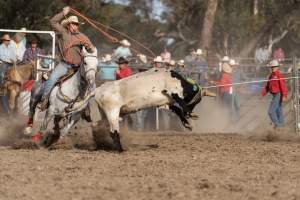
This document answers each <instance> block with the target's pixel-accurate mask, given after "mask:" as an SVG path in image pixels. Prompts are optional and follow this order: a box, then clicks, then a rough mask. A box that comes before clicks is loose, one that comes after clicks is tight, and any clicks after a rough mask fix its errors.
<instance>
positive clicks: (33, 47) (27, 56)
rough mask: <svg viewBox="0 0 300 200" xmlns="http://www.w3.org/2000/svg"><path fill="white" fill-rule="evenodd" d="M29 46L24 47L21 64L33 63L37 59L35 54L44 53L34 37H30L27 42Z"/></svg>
mask: <svg viewBox="0 0 300 200" xmlns="http://www.w3.org/2000/svg"><path fill="white" fill-rule="evenodd" d="M29 44H30V47H29V48H27V49H26V51H25V53H24V56H23V60H22V64H29V63H34V62H35V61H36V59H37V55H38V54H40V55H45V53H44V51H43V50H42V49H40V48H39V47H38V41H37V39H36V38H32V39H31V40H30V42H29Z"/></svg>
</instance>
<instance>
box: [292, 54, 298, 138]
mask: <svg viewBox="0 0 300 200" xmlns="http://www.w3.org/2000/svg"><path fill="white" fill-rule="evenodd" d="M298 75H299V73H298V68H297V58H296V56H293V77H294V79H293V81H292V82H293V102H292V103H293V111H294V119H295V127H294V128H295V133H296V134H297V133H298V131H299V79H298Z"/></svg>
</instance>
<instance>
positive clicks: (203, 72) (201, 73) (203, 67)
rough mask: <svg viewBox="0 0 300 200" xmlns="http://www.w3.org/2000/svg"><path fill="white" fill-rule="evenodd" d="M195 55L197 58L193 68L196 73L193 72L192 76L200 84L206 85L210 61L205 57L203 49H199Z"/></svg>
mask: <svg viewBox="0 0 300 200" xmlns="http://www.w3.org/2000/svg"><path fill="white" fill-rule="evenodd" d="M195 55H196V60H195V65H194V70H193V73H194V74H193V73H192V74H191V78H192V79H194V80H196V81H197V83H199V84H200V85H205V84H206V83H207V80H208V74H207V72H208V63H207V61H206V59H205V58H204V54H203V51H202V49H197V51H196V53H195Z"/></svg>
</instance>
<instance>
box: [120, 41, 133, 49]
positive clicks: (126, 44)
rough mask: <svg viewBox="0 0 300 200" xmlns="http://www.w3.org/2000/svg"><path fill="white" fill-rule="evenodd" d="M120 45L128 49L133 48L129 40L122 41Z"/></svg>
mask: <svg viewBox="0 0 300 200" xmlns="http://www.w3.org/2000/svg"><path fill="white" fill-rule="evenodd" d="M120 44H122V45H124V46H126V47H130V46H131V44H130V42H129V41H128V40H126V39H124V40H122V41H121V42H120Z"/></svg>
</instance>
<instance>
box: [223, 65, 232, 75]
mask: <svg viewBox="0 0 300 200" xmlns="http://www.w3.org/2000/svg"><path fill="white" fill-rule="evenodd" d="M222 70H223V71H224V72H226V73H228V74H231V73H232V67H231V66H230V65H229V64H228V63H224V64H223V65H222Z"/></svg>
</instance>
